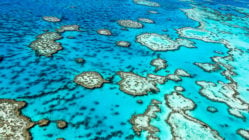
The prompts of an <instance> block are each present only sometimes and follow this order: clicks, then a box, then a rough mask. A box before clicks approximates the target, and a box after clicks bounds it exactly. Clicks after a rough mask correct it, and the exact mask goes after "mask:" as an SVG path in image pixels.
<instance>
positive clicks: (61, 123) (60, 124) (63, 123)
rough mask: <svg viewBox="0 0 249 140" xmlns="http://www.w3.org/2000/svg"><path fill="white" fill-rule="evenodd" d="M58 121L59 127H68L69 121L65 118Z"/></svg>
mask: <svg viewBox="0 0 249 140" xmlns="http://www.w3.org/2000/svg"><path fill="white" fill-rule="evenodd" d="M56 122H57V127H58V128H60V129H64V128H66V127H67V122H66V121H63V120H58V121H56Z"/></svg>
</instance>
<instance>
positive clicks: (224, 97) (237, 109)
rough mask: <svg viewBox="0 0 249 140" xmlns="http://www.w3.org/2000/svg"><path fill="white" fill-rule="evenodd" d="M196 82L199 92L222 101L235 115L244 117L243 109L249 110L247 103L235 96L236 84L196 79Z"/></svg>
mask: <svg viewBox="0 0 249 140" xmlns="http://www.w3.org/2000/svg"><path fill="white" fill-rule="evenodd" d="M196 84H198V85H199V86H201V87H202V88H201V90H200V94H201V95H203V96H205V97H207V98H208V99H210V100H213V101H218V102H223V103H225V104H227V105H228V106H229V107H230V108H229V112H230V113H231V114H233V115H235V116H237V117H240V118H244V116H243V115H242V114H241V113H242V112H243V111H249V105H248V104H246V103H245V102H243V101H242V100H240V99H239V98H236V94H237V93H236V90H235V89H236V85H235V84H231V83H230V84H226V83H223V82H218V84H215V83H213V82H206V81H197V82H196Z"/></svg>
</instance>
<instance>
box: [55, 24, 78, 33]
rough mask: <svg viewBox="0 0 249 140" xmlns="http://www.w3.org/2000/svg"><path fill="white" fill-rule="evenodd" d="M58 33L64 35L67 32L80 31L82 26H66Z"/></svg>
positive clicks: (58, 30)
mask: <svg viewBox="0 0 249 140" xmlns="http://www.w3.org/2000/svg"><path fill="white" fill-rule="evenodd" d="M56 31H57V32H59V33H63V32H65V31H80V26H79V25H64V26H61V27H60V28H59V29H57V30H56Z"/></svg>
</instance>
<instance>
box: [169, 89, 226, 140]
mask: <svg viewBox="0 0 249 140" xmlns="http://www.w3.org/2000/svg"><path fill="white" fill-rule="evenodd" d="M165 100H166V105H167V106H168V107H169V108H170V109H171V110H172V112H170V114H169V116H168V117H167V120H166V122H167V123H168V124H169V125H170V127H171V133H172V136H173V139H174V140H197V139H198V140H199V139H204V140H211V139H212V140H222V139H223V138H221V137H220V136H219V134H218V132H217V131H215V130H213V129H212V128H210V127H209V126H208V125H207V124H205V123H204V122H201V121H199V120H197V119H195V118H193V117H191V116H190V115H188V113H187V111H190V110H193V109H194V108H195V103H194V102H193V101H192V100H190V99H188V98H186V97H184V96H183V95H181V93H178V92H172V93H171V94H167V95H165Z"/></svg>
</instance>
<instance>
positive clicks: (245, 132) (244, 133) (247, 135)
mask: <svg viewBox="0 0 249 140" xmlns="http://www.w3.org/2000/svg"><path fill="white" fill-rule="evenodd" d="M237 133H238V134H239V135H240V136H241V137H243V138H245V139H246V140H248V139H249V130H245V129H239V130H237Z"/></svg>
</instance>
